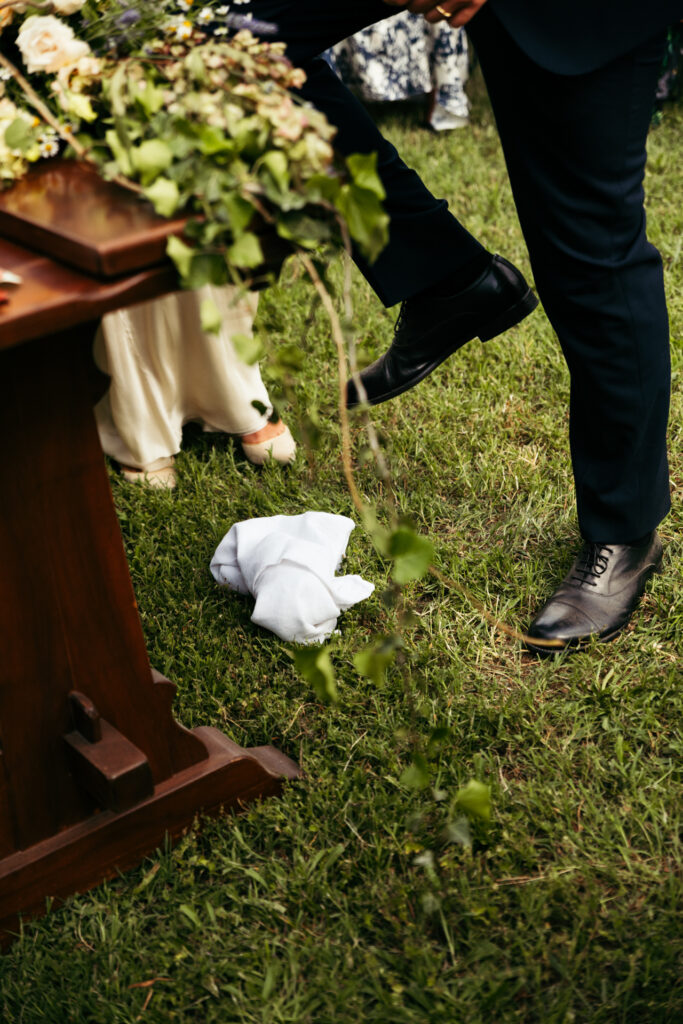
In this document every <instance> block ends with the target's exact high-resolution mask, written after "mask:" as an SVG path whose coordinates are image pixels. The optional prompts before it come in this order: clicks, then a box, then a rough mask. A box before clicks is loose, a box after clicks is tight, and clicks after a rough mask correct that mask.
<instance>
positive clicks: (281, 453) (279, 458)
mask: <svg viewBox="0 0 683 1024" xmlns="http://www.w3.org/2000/svg"><path fill="white" fill-rule="evenodd" d="M240 443H241V445H242V450H243V452H244V454H245V455H246V457H247V458H248V459H249V461H250V462H253V463H254V465H255V466H263V465H264V463H266V462H268V460H269V459H270V458H272V459H274V460H275V462H279V463H280V465H281V466H287V465H289V464H290V463H291V462H294V459H295V457H296V441H295V440H294V438H293V437H292V434H291V431H290V429H289V427H288V426H286V425H285V424H284V423H283V422H282V420H278V421H277V423H266V425H265V427H263V428H262V429H261V430H256V431H254V433H253V434H243V435H242V437H241V438H240Z"/></svg>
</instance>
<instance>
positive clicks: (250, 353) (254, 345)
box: [230, 334, 265, 410]
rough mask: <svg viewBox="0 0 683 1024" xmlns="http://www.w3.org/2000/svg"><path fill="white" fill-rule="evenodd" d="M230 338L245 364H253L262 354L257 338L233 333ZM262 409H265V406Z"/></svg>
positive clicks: (261, 346)
mask: <svg viewBox="0 0 683 1024" xmlns="http://www.w3.org/2000/svg"><path fill="white" fill-rule="evenodd" d="M230 340H231V341H232V345H233V348H234V349H235V352H236V353H237V355H238V356H239V358H240V359H241V360H242V362H243V363H246V364H247V366H253V365H254V363H257V362H258V361H259V359H260V358H261V356H262V355H263V345H262V344H261V342H260V341H259V339H258V338H254V337H251V336H250V335H249V334H233V335H232V337H231V339H230ZM252 405H253V402H252ZM263 410H265V406H264V407H263Z"/></svg>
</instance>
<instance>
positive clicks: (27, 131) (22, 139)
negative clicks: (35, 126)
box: [5, 117, 35, 153]
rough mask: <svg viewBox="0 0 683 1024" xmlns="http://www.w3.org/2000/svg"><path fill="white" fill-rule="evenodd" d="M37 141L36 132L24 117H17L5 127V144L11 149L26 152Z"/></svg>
mask: <svg viewBox="0 0 683 1024" xmlns="http://www.w3.org/2000/svg"><path fill="white" fill-rule="evenodd" d="M34 142H35V132H34V131H33V130H32V129H31V125H30V124H29V123H28V122H27V121H25V120H24V119H23V117H15V118H14V120H13V121H12V122H11V124H9V125H8V126H7V128H6V129H5V144H6V145H7V146H9V148H10V149H18V150H19V152H20V153H25V152H26V151H27V150H28V149H30V148H31V146H32V145H33V143H34Z"/></svg>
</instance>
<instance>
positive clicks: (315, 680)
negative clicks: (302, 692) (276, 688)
mask: <svg viewBox="0 0 683 1024" xmlns="http://www.w3.org/2000/svg"><path fill="white" fill-rule="evenodd" d="M329 651H330V648H329V647H320V648H310V647H306V648H304V649H302V650H298V651H296V652H295V653H294V664H295V666H296V670H297V672H299V674H300V675H302V676H303V677H304V679H305V680H307V682H309V683H310V684H311V686H312V687H313V690H314V691H315V695H316V697H317V698H318V699H319V700H321V701H322V702H323V703H324V704H337V703H338V701H339V694H338V692H337V684H336V682H335V678H334V668H333V667H332V661H331V659H330V655H329Z"/></svg>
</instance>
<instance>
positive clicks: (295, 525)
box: [211, 512, 375, 644]
mask: <svg viewBox="0 0 683 1024" xmlns="http://www.w3.org/2000/svg"><path fill="white" fill-rule="evenodd" d="M354 527H355V523H354V522H353V520H352V519H349V518H348V517H347V516H338V515H332V514H331V513H329V512H304V513H303V514H302V515H299V516H267V517H264V518H261V519H247V520H245V521H244V522H242V523H235V525H234V526H231V527H230V529H229V530H228V532H227V533H226V535H225V536H224V537H223V540H222V541H221V542H220V544H219V545H218V547H217V548H216V552H215V554H214V556H213V558H212V559H211V572H212V573H213V576H214V579H215V580H216V581H217V582H218V583H220V584H222V585H224V586H228V587H231V588H232V589H233V590H237V591H239V593H240V594H252V595H253V596H254V597H255V598H256V604H255V606H254V612H253V614H252V616H251V621H252V622H255V623H256V624H257V625H258V626H265V628H266V629H270V630H271V631H272V632H273V633H275V634H277V636H279V637H281V638H282V639H283V640H293V641H294V642H295V643H300V644H311V643H322V641H323V640H326V639H327V638H328V637H329V636H330V635H331V633H333V632H334V629H335V628H336V625H337V617H338V616H339V614H340V612H343V611H345V610H346V609H347V608H350V607H351V605H354V604H357V602H358V601H362V600H363V599H364V598H366V597H369V596H370V594H371V593H372V592H373V590H374V589H375V585H374V583H368V581H367V580H364V579H363V578H362V577H361V576H335V572H336V571H337V569H338V568H339V566H340V564H341V560H342V558H343V557H344V552H345V551H346V545H347V544H348V541H349V536H350V534H351V531H352V530H353V529H354Z"/></svg>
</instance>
